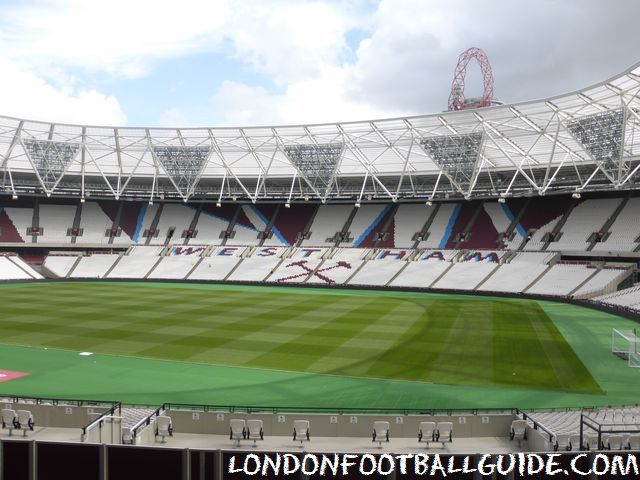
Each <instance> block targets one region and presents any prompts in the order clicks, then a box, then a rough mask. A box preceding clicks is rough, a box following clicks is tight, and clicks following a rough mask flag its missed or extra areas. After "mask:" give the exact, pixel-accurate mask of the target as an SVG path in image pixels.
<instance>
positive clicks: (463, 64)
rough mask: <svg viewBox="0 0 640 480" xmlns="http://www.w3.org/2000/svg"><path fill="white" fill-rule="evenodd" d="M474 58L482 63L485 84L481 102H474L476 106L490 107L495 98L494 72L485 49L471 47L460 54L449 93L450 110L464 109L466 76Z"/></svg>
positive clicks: (481, 69)
mask: <svg viewBox="0 0 640 480" xmlns="http://www.w3.org/2000/svg"><path fill="white" fill-rule="evenodd" d="M472 58H475V59H476V60H477V61H478V64H479V65H480V71H481V72H482V82H483V84H484V93H483V94H482V98H481V99H480V101H479V103H474V107H488V106H489V105H491V100H492V99H493V73H492V72H491V64H490V63H489V58H487V54H486V53H484V50H482V49H481V48H475V47H473V48H469V49H468V50H465V51H464V52H462V53H461V54H460V57H458V64H457V65H456V70H455V72H454V74H453V83H452V84H451V94H450V95H449V110H462V109H463V108H464V100H465V96H464V77H465V75H466V74H467V66H468V65H469V62H470V61H471V59H472Z"/></svg>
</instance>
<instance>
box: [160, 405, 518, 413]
mask: <svg viewBox="0 0 640 480" xmlns="http://www.w3.org/2000/svg"><path fill="white" fill-rule="evenodd" d="M162 408H163V409H164V410H180V409H182V410H199V411H203V412H216V411H217V412H220V411H224V412H229V413H260V412H267V413H318V414H323V413H325V414H338V415H342V414H399V415H440V414H446V415H455V414H466V415H480V414H482V413H511V414H515V413H517V412H518V409H517V408H442V409H434V408H382V407H380V408H357V407H353V408H349V407H347V408H345V407H300V406H277V407H274V406H257V405H206V404H189V403H165V404H163V405H162Z"/></svg>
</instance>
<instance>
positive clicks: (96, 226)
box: [76, 202, 131, 244]
mask: <svg viewBox="0 0 640 480" xmlns="http://www.w3.org/2000/svg"><path fill="white" fill-rule="evenodd" d="M112 227H113V221H112V220H111V218H109V217H108V216H107V214H106V213H105V212H104V211H103V210H102V208H101V207H100V205H99V204H98V203H97V202H86V203H85V204H84V205H83V206H82V215H81V217H80V229H81V230H82V235H81V236H79V237H78V238H77V239H76V243H77V244H80V243H89V244H108V243H109V236H107V235H106V233H107V231H108V230H111V228H112ZM113 243H115V244H122V243H131V239H130V238H129V236H128V235H127V234H126V232H121V234H120V236H119V237H113Z"/></svg>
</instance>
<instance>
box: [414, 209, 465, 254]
mask: <svg viewBox="0 0 640 480" xmlns="http://www.w3.org/2000/svg"><path fill="white" fill-rule="evenodd" d="M459 213H460V204H458V203H443V204H441V205H440V208H438V212H437V213H436V216H435V217H434V219H433V221H432V222H431V225H430V226H429V230H428V233H429V236H428V237H427V239H426V240H423V241H421V242H420V243H419V244H418V248H445V247H446V245H447V242H448V240H449V237H450V236H451V230H452V229H453V224H454V223H455V221H456V218H457V217H458V215H459ZM416 227H418V226H417V225H416ZM421 227H422V226H420V227H419V228H421ZM419 228H418V229H419ZM416 231H417V230H416Z"/></svg>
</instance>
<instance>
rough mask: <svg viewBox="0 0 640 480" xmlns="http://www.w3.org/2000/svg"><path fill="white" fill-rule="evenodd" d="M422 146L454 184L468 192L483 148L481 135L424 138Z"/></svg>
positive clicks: (421, 142)
mask: <svg viewBox="0 0 640 480" xmlns="http://www.w3.org/2000/svg"><path fill="white" fill-rule="evenodd" d="M420 145H422V147H423V148H424V150H425V151H426V152H427V154H428V155H429V156H430V157H431V158H432V159H433V161H434V162H435V163H436V165H438V167H440V169H441V170H442V171H443V172H444V173H445V174H446V175H447V176H448V177H449V178H450V179H451V181H452V182H454V183H455V184H456V185H458V187H459V188H461V189H463V190H465V191H467V190H468V188H469V186H470V185H471V182H472V181H473V176H474V173H475V170H476V163H477V161H478V156H479V154H480V149H481V147H482V134H481V133H470V134H466V135H443V136H440V137H429V138H423V139H422V140H420Z"/></svg>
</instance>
